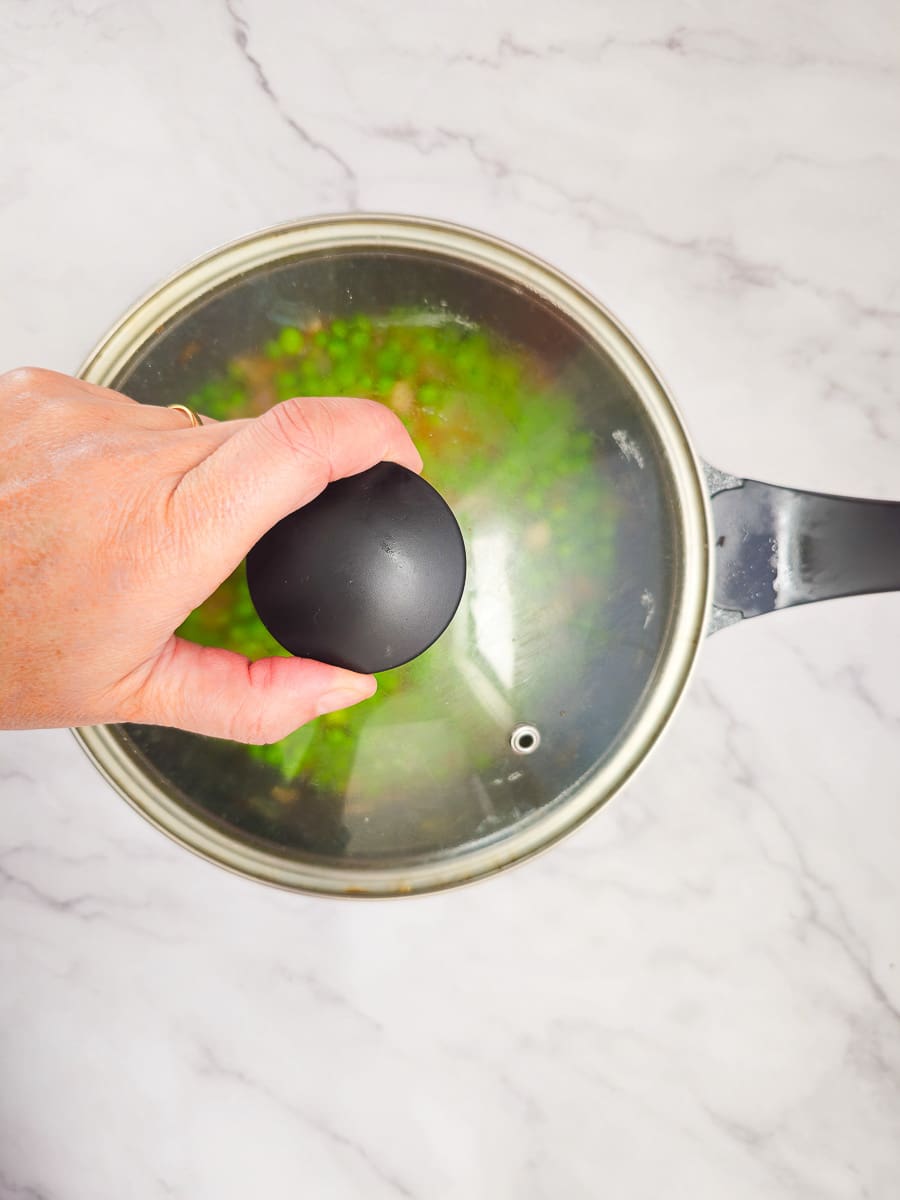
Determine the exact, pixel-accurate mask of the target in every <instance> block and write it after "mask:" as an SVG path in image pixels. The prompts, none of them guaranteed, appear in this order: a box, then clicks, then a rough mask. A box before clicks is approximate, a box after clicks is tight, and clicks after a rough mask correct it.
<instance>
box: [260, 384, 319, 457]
mask: <svg viewBox="0 0 900 1200" xmlns="http://www.w3.org/2000/svg"><path fill="white" fill-rule="evenodd" d="M262 420H263V425H264V427H265V428H266V429H267V430H268V431H269V432H270V433H271V434H272V435H273V436H274V437H275V438H276V439H277V440H278V441H279V442H280V443H281V444H282V445H283V446H284V447H286V448H287V449H288V450H290V451H291V453H293V454H298V453H299V454H302V455H303V456H304V457H309V458H312V459H315V460H321V461H327V459H328V447H329V442H330V441H331V440H332V438H333V432H334V421H333V416H332V414H331V413H330V412H329V410H328V408H327V406H326V405H324V404H323V403H322V401H321V400H319V399H303V400H301V399H296V400H283V401H282V402H281V404H276V405H275V407H274V408H271V409H270V410H269V412H268V413H267V414H266V415H265V417H263V419H262Z"/></svg>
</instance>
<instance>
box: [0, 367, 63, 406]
mask: <svg viewBox="0 0 900 1200" xmlns="http://www.w3.org/2000/svg"><path fill="white" fill-rule="evenodd" d="M51 379H52V374H51V372H50V371H44V370H42V369H41V368H40V367H14V368H13V369H12V370H11V371H5V372H4V373H3V374H2V375H0V391H2V393H3V395H4V396H6V397H8V398H10V399H13V398H15V397H21V398H22V399H25V398H27V397H29V396H34V395H35V394H37V393H39V392H46V391H47V390H48V387H49V384H50V381H51Z"/></svg>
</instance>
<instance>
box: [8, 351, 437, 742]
mask: <svg viewBox="0 0 900 1200" xmlns="http://www.w3.org/2000/svg"><path fill="white" fill-rule="evenodd" d="M384 459H388V460H391V461H393V462H398V463H401V464H402V465H403V466H405V467H409V468H410V469H411V470H414V471H421V469H422V460H421V459H420V457H419V455H418V452H417V451H416V449H415V447H414V446H413V444H412V442H411V441H410V439H409V435H408V434H407V433H406V431H405V429H404V428H403V425H402V424H401V422H400V421H399V420H398V419H397V417H395V416H394V415H393V414H392V413H391V412H390V411H389V410H388V409H387V408H385V407H383V406H382V405H380V404H376V403H374V402H373V401H369V400H349V399H310V400H288V401H286V402H285V403H283V404H278V405H276V406H275V407H274V408H272V409H270V410H269V411H268V412H267V413H265V414H264V415H263V416H261V417H257V418H255V419H253V420H243V421H223V422H213V421H209V420H208V419H206V420H204V423H203V424H202V425H201V426H200V427H199V428H196V429H192V428H190V426H189V425H188V423H187V418H186V417H185V416H184V414H183V413H178V412H173V411H171V410H170V409H167V408H156V407H151V406H149V405H142V404H137V403H136V402H135V401H133V400H130V399H129V398H128V397H127V396H123V395H120V394H119V393H118V392H113V391H109V390H107V389H106V388H99V387H94V386H93V385H92V384H87V383H82V382H80V381H78V380H75V379H70V378H69V377H68V376H66V375H58V374H56V373H55V372H52V371H40V370H32V369H24V370H19V371H12V372H10V373H8V374H5V375H0V547H2V564H3V565H2V572H0V728H7V729H9V728H13V729H23V728H37V727H48V726H55V725H56V726H58V725H90V724H98V723H101V722H102V723H106V722H119V721H137V722H141V723H146V724H152V725H176V726H178V727H180V728H182V729H189V730H193V731H194V732H196V733H204V734H210V735H212V736H215V737H225V738H234V739H235V740H237V741H245V742H271V741H277V740H278V739H279V738H281V737H284V736H285V735H286V734H288V733H290V732H291V731H292V730H294V729H296V728H297V727H298V726H300V725H302V724H303V723H304V722H305V721H308V720H310V719H311V718H312V717H314V716H316V715H318V714H319V713H322V712H328V711H331V710H333V709H336V708H344V707H347V706H348V705H350V704H355V703H356V702H357V701H359V700H363V699H365V698H367V697H368V696H370V695H371V694H372V693H373V692H374V691H375V680H374V679H373V678H372V677H371V676H370V675H357V674H355V673H353V672H351V671H344V670H341V669H339V668H337V667H332V666H326V665H325V664H324V663H317V662H310V661H306V660H303V659H297V658H266V659H261V660H260V661H258V662H249V661H248V660H247V659H246V658H242V657H241V656H240V655H238V654H232V653H231V652H229V651H227V650H217V649H209V648H205V647H201V646H196V645H194V644H193V643H191V642H186V641H184V640H183V639H181V638H178V637H175V635H174V630H175V629H177V628H178V626H179V625H180V624H181V622H182V621H183V620H184V619H185V617H186V616H187V615H188V613H189V612H191V610H192V609H194V608H196V607H197V605H199V604H200V603H201V602H202V601H203V600H205V599H206V597H207V596H209V595H210V594H211V593H212V592H213V591H214V590H215V589H216V587H218V585H219V584H220V583H221V582H222V580H224V579H225V578H226V577H227V576H228V575H229V574H230V573H231V572H232V571H233V570H234V568H235V567H236V566H238V564H239V563H240V562H241V560H242V559H243V558H244V557H245V555H246V553H247V551H248V550H249V549H250V547H251V546H252V545H253V544H254V542H256V541H257V540H258V539H259V538H260V537H261V536H262V535H263V534H264V533H265V532H266V530H268V529H270V528H271V527H272V526H273V525H274V524H275V523H276V522H277V521H280V520H281V518H282V517H284V516H286V515H287V514H288V513H289V512H293V511H294V509H296V508H299V507H300V506H301V505H303V504H306V503H308V501H310V500H312V499H313V497H314V496H316V495H318V493H319V492H321V491H322V489H323V488H324V487H325V486H326V484H328V483H329V482H330V481H331V480H333V479H340V478H342V477H343V476H345V475H353V474H356V473H357V472H359V471H364V470H366V469H367V468H368V467H371V466H374V465H375V463H377V462H380V461H382V460H384Z"/></svg>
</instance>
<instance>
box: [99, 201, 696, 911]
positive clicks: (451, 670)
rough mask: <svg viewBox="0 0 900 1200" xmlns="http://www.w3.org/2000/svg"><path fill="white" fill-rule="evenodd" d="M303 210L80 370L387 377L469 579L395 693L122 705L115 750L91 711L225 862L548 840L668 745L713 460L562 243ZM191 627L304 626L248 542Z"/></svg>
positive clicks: (262, 647)
mask: <svg viewBox="0 0 900 1200" xmlns="http://www.w3.org/2000/svg"><path fill="white" fill-rule="evenodd" d="M293 229H294V230H300V231H301V233H302V232H303V231H305V236H300V237H299V238H298V237H294V238H292V237H291V236H290V233H291V229H290V228H288V229H286V230H283V231H274V232H273V233H270V234H268V235H260V237H259V238H258V239H256V240H254V239H249V240H248V241H247V242H246V243H239V244H238V245H237V246H236V247H230V248H227V249H226V250H225V251H221V252H218V254H216V255H213V256H211V257H210V259H208V260H206V261H205V263H203V264H199V265H195V266H194V267H192V268H188V271H187V272H185V273H183V275H182V276H180V277H177V278H176V280H174V281H171V282H170V284H168V285H166V286H164V288H163V289H161V290H160V292H159V293H157V294H156V296H155V297H153V298H151V301H150V302H148V304H149V305H150V309H152V306H153V305H154V304H155V305H156V306H157V310H159V306H160V305H162V306H163V308H165V309H166V311H165V314H164V318H165V319H160V316H161V311H150V309H148V306H147V304H145V305H144V306H143V307H141V306H139V307H138V308H137V309H136V310H135V311H134V312H133V313H132V314H131V315H130V316H129V317H127V318H125V320H124V322H123V323H122V325H121V326H120V327H119V328H118V330H116V331H114V333H113V334H112V335H111V339H110V340H109V341H108V343H105V344H104V346H103V347H101V348H100V350H99V351H98V352H97V354H96V355H95V356H94V359H92V360H91V362H90V363H89V365H88V368H87V370H86V372H85V374H86V376H87V377H88V378H91V379H94V380H95V381H97V382H102V383H104V384H106V385H108V386H112V387H115V388H118V389H120V390H121V391H123V392H126V393H127V394H129V395H130V396H133V397H134V398H135V399H137V400H139V401H141V402H143V403H146V404H171V403H176V402H180V403H185V404H188V405H190V406H191V407H192V408H195V409H197V410H198V411H200V412H204V413H207V414H209V415H210V416H212V417H216V418H218V419H228V418H231V417H247V416H253V415H256V414H258V413H261V412H263V411H265V410H266V409H267V408H268V407H270V406H271V405H272V404H275V403H277V402H278V401H279V400H283V399H286V398H287V397H291V396H321V395H354V396H366V397H371V398H374V399H376V400H379V401H381V402H382V403H384V404H386V405H388V406H389V407H390V408H392V409H393V411H394V412H395V413H397V415H398V416H399V417H400V418H401V420H403V421H404V422H405V424H406V425H407V427H408V429H409V431H410V433H411V435H412V437H413V440H414V441H415V443H416V445H417V446H418V448H419V450H420V451H421V453H422V456H423V459H424V462H425V470H424V477H425V478H426V479H427V480H428V481H429V482H430V483H432V484H433V485H434V486H435V487H436V488H437V489H438V491H439V492H441V494H442V495H443V496H444V497H445V499H446V500H447V502H448V503H449V504H450V506H451V508H452V509H453V511H454V513H455V515H456V517H457V520H458V521H459V523H460V527H461V529H462V531H463V536H464V539H465V544H466V554H467V560H468V581H467V585H466V589H465V593H464V595H463V599H462V602H461V604H460V607H459V609H458V611H457V613H456V616H455V617H454V619H453V621H452V623H451V625H450V627H449V628H448V629H447V631H446V632H445V633H444V634H443V636H442V637H441V638H440V639H439V640H438V641H437V642H436V643H435V644H434V645H433V646H432V647H431V648H430V649H429V650H427V651H426V652H425V653H424V654H423V655H421V656H420V657H419V658H417V659H415V660H414V661H412V662H410V663H409V664H407V665H406V666H403V667H400V668H398V669H396V670H394V671H389V672H385V673H384V674H382V675H381V676H379V689H378V693H377V694H376V696H375V697H374V698H373V699H372V700H370V701H367V702H365V703H363V704H361V705H359V706H357V707H356V708H353V709H349V710H347V711H344V712H339V713H333V714H331V715H329V716H324V717H320V718H319V719H318V720H316V721H313V722H312V723H311V724H308V725H306V726H304V727H303V728H301V729H298V730H297V731H296V732H295V733H292V734H291V735H290V736H288V737H287V738H285V739H284V740H283V741H281V742H278V743H276V744H274V745H268V746H245V745H240V744H237V743H230V742H226V741H219V740H215V739H211V738H204V737H200V736H198V735H194V734H190V733H184V732H182V731H179V730H175V729H169V728H157V727H150V726H139V725H129V726H118V727H112V728H110V729H107V730H105V731H104V732H103V739H105V743H104V744H105V746H106V750H105V751H101V750H99V749H98V748H97V746H96V745H94V746H92V745H91V744H90V739H89V737H88V738H86V740H88V748H89V750H90V752H91V753H92V754H94V756H95V757H96V758H98V760H103V761H100V765H101V766H102V767H103V769H104V770H106V771H107V774H109V775H110V777H111V778H113V781H114V782H115V783H116V784H117V786H119V787H120V790H123V791H124V792H125V793H126V794H127V795H128V797H129V799H131V800H132V801H133V802H137V803H138V806H139V807H141V808H143V810H144V811H145V812H147V814H148V815H150V816H151V818H152V819H153V820H155V821H156V822H157V823H158V824H160V825H162V826H163V827H165V828H167V829H168V830H169V832H172V833H174V834H175V836H177V837H179V838H180V839H181V840H183V841H186V842H187V843H188V844H190V845H192V846H193V848H195V849H198V850H199V851H200V852H201V853H205V854H207V855H208V856H209V857H212V858H214V859H216V860H217V861H220V862H225V864H226V865H229V866H232V867H235V868H236V869H238V870H242V871H245V872H246V873H249V874H251V875H255V876H258V877H262V878H267V879H270V881H272V882H278V883H283V884H287V885H289V886H298V887H303V888H312V889H314V890H326V891H360V892H364V893H365V892H374V893H384V892H394V891H404V890H426V889H428V888H431V887H436V886H442V885H444V884H446V883H450V882H457V881H461V880H463V879H466V878H469V877H472V876H474V875H478V874H484V873H485V872H486V871H489V870H493V869H496V868H497V867H499V866H502V865H504V864H505V863H506V862H507V861H511V860H512V859H515V858H519V857H522V856H523V855H524V854H527V853H530V852H531V851H532V850H533V849H535V848H537V847H538V846H540V845H541V844H544V843H545V842H547V841H550V840H552V839H553V838H554V837H556V836H558V835H559V834H560V833H562V832H564V831H565V829H566V828H568V827H570V826H571V825H572V824H574V823H576V822H577V820H579V819H581V817H582V816H584V815H585V814H586V813H587V812H588V811H590V810H591V809H592V808H594V807H596V806H597V804H599V803H600V802H602V800H603V799H604V798H605V796H606V795H608V794H609V793H610V792H611V791H612V790H614V788H615V787H616V786H618V784H619V783H621V782H622V780H623V779H624V778H625V777H626V776H627V775H628V774H629V773H630V771H631V770H632V769H633V767H634V766H635V765H636V763H637V762H638V761H639V760H640V758H641V757H642V755H643V753H644V752H645V751H646V749H647V748H649V744H650V743H652V741H653V740H654V739H655V736H656V733H657V732H658V730H659V729H660V728H661V726H662V724H663V723H664V721H665V719H666V718H667V716H668V712H669V711H670V709H671V706H672V704H673V703H674V700H675V698H677V694H678V692H679V691H680V689H681V686H683V682H684V678H685V676H686V674H687V671H688V669H689V667H690V662H691V659H692V656H693V650H694V648H695V646H696V643H697V640H698V638H699V635H700V628H701V624H702V618H703V612H704V608H705V591H706V586H707V581H706V549H705V536H706V535H705V518H704V508H703V501H702V499H700V498H699V496H700V487H699V481H698V477H697V472H696V467H695V464H694V460H693V458H692V456H691V454H690V451H689V449H688V448H687V445H686V443H685V442H684V439H683V435H682V433H681V429H680V426H679V424H678V421H677V418H676V417H675V415H674V413H672V410H671V406H670V404H669V402H668V400H667V398H666V397H665V394H664V393H663V391H662V389H661V387H660V385H659V384H658V382H657V381H656V379H655V376H653V374H652V372H651V370H650V368H649V367H647V365H646V363H644V361H643V360H642V359H641V358H640V356H639V355H638V352H637V351H636V350H634V348H633V346H632V345H631V343H630V342H629V341H628V339H627V338H626V337H625V335H623V334H622V332H621V330H620V329H619V328H618V326H616V325H615V324H614V323H613V322H612V321H611V319H610V318H608V317H607V316H606V314H604V313H603V312H602V310H600V309H599V308H598V307H597V306H596V305H593V304H592V303H591V302H590V301H589V300H588V298H587V297H584V295H583V294H582V293H580V292H578V291H577V289H575V288H574V287H572V285H569V284H568V283H567V282H566V281H565V280H562V279H561V278H560V277H559V276H557V275H555V273H552V272H550V271H549V270H548V269H547V268H544V267H542V266H541V265H540V264H537V263H535V262H534V261H533V260H531V259H528V258H526V257H525V256H522V255H520V254H519V253H518V252H516V251H513V250H512V249H511V248H506V247H502V246H501V245H500V244H498V243H492V242H490V241H489V240H488V239H482V238H480V237H479V236H478V235H473V234H468V233H466V232H464V231H459V230H453V229H452V227H440V226H434V225H429V224H427V223H418V224H417V223H416V222H412V221H402V220H399V221H396V220H394V221H392V220H389V219H382V220H378V219H367V220H360V219H356V220H354V219H348V220H345V221H333V222H322V223H318V224H315V223H314V224H312V225H308V226H297V227H293ZM310 230H311V231H312V233H310ZM266 237H268V242H266ZM248 247H249V249H248ZM242 248H243V249H242ZM551 284H552V286H551ZM116 339H118V341H116ZM110 344H112V350H111V349H110ZM113 351H114V352H113ZM248 549H249V547H248ZM180 632H181V634H182V635H183V636H185V637H188V638H190V639H192V640H194V641H198V642H202V643H204V644H207V645H214V646H224V647H227V648H229V649H232V650H236V651H239V652H240V653H242V654H245V655H248V656H249V657H251V658H258V657H262V656H266V655H270V654H279V653H284V651H283V650H282V649H281V648H280V647H279V646H278V644H277V643H276V642H275V641H274V640H273V639H272V638H271V637H270V636H269V635H268V634H267V632H266V630H265V629H264V628H263V626H262V624H261V623H260V621H259V619H258V618H257V617H256V615H255V612H254V610H253V606H252V604H251V602H250V598H249V595H248V591H247V585H246V577H245V572H244V568H243V567H241V568H240V569H239V570H238V571H236V572H235V573H234V575H232V576H231V577H230V578H228V579H226V580H225V581H223V583H222V585H221V586H220V587H219V589H218V590H217V591H216V592H215V594H214V595H213V596H211V597H210V598H209V600H208V601H207V602H206V603H205V604H203V605H202V607H201V608H199V609H198V610H197V611H196V612H194V613H193V614H192V615H191V616H190V617H189V618H188V620H187V621H186V622H185V624H184V626H183V627H182V629H181V630H180ZM87 733H90V731H87ZM104 755H105V758H104ZM111 764H112V765H111ZM115 764H118V765H115Z"/></svg>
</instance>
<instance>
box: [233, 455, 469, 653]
mask: <svg viewBox="0 0 900 1200" xmlns="http://www.w3.org/2000/svg"><path fill="white" fill-rule="evenodd" d="M465 581H466V554H465V547H464V545H463V538H462V533H461V532H460V528H459V525H458V524H457V522H456V518H455V517H454V516H453V513H452V512H451V511H450V508H449V507H448V505H447V503H446V501H445V500H444V499H443V498H442V497H441V496H440V495H439V494H438V493H437V492H436V491H435V489H434V488H433V487H432V486H431V485H430V484H429V483H426V482H425V480H424V479H421V478H420V477H419V476H418V475H416V474H415V473H414V472H412V471H408V470H407V469H406V468H405V467H401V466H399V465H398V464H396V463H390V462H382V463H378V464H377V466H374V467H371V468H370V469H369V470H368V471H363V472H361V473H360V474H359V475H350V476H348V477H347V478H346V479H338V480H336V481H335V482H334V483H331V484H329V485H328V487H327V488H325V490H324V491H323V492H322V493H321V494H320V495H319V496H317V497H316V498H315V500H312V501H311V502H310V503H309V504H307V505H304V507H303V508H299V509H297V511H296V512H293V513H291V514H290V515H289V516H287V517H285V518H284V520H282V521H279V522H278V524H277V525H276V526H274V528H272V529H270V530H269V532H268V533H267V534H265V535H264V536H263V537H262V538H260V540H259V541H258V542H257V543H256V545H255V546H254V547H253V549H252V550H251V551H250V553H249V554H248V555H247V584H248V586H249V589H250V597H251V599H252V601H253V604H254V606H255V608H256V611H257V613H258V614H259V617H260V620H261V621H262V623H263V624H264V625H265V627H266V628H267V629H268V631H269V632H270V633H271V634H272V636H273V637H274V638H275V640H276V641H278V642H279V643H280V644H281V645H282V646H284V648H285V649H286V650H289V651H290V652H291V654H295V655H298V656H299V657H302V658H313V659H317V660H319V661H320V662H327V663H331V664H332V665H333V666H337V667H345V668H347V669H349V670H351V671H361V672H363V673H365V674H370V673H374V672H376V671H386V670H388V669H389V668H391V667H399V666H400V665H401V664H402V663H405V662H409V661H410V659H413V658H415V657H416V656H417V655H419V654H421V653H422V651H423V650H427V649H428V647H429V646H430V645H431V644H432V642H434V641H435V640H436V639H437V638H438V637H440V635H441V634H442V633H443V632H444V630H445V629H446V628H447V626H448V625H449V624H450V621H451V619H452V617H453V614H454V613H455V612H456V609H457V607H458V606H459V602H460V599H461V597H462V593H463V588H464V586H465Z"/></svg>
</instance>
